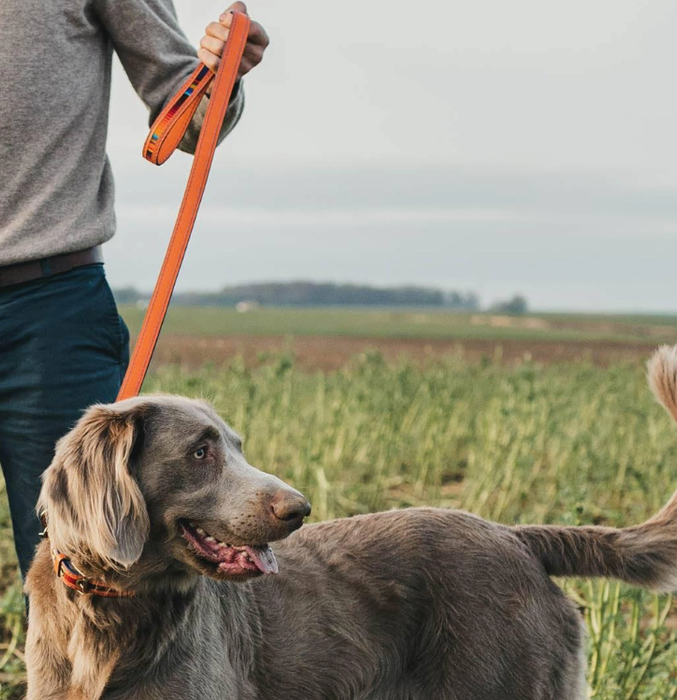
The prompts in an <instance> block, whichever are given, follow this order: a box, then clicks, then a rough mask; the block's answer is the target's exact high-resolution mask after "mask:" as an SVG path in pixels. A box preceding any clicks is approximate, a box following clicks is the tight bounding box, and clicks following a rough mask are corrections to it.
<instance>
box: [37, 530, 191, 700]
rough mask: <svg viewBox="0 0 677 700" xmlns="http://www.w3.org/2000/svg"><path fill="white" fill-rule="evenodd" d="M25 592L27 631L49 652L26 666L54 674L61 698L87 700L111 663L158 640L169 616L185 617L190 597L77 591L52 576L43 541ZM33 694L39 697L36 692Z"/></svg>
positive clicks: (107, 677) (95, 693) (100, 688)
mask: <svg viewBox="0 0 677 700" xmlns="http://www.w3.org/2000/svg"><path fill="white" fill-rule="evenodd" d="M87 573H88V575H89V574H92V575H95V574H96V572H92V571H88V572H87ZM26 590H27V591H28V594H29V597H30V624H29V633H34V634H36V635H38V636H40V637H41V642H42V645H43V646H44V647H45V649H46V650H48V653H46V654H45V657H44V658H43V659H31V660H30V661H31V665H32V666H33V668H39V669H40V673H41V674H45V675H46V676H49V675H51V676H53V677H52V679H51V681H49V682H50V683H54V682H58V686H59V687H63V688H64V691H66V690H67V691H68V692H67V694H66V697H69V698H70V697H74V698H75V697H78V698H79V697H83V698H87V700H96V699H97V698H99V697H100V696H101V694H102V693H103V690H104V688H105V687H106V684H107V683H108V682H109V680H110V678H111V675H112V674H113V672H114V670H115V669H116V666H118V665H119V664H120V663H125V664H127V663H128V659H129V658H132V659H133V658H136V657H138V658H141V657H142V656H143V649H141V648H137V647H139V645H140V644H142V643H143V642H142V640H144V639H145V640H146V642H145V645H147V643H148V642H147V640H148V636H149V635H150V634H152V635H157V636H158V638H159V639H162V637H163V634H164V626H163V620H166V619H168V617H169V616H171V619H172V620H173V621H174V622H176V620H177V619H178V620H180V619H181V618H182V617H185V616H186V615H187V614H188V613H189V611H190V607H191V605H192V603H193V600H194V598H195V591H194V590H190V589H189V590H185V591H184V592H182V593H177V592H171V593H170V592H168V591H166V590H165V591H156V592H154V594H153V595H143V596H140V597H139V596H134V597H117V598H104V597H97V596H91V595H83V594H80V593H79V592H77V591H76V590H73V589H72V588H69V587H67V586H64V584H63V582H62V580H60V578H58V577H57V576H56V575H55V572H54V567H53V564H52V554H51V551H50V548H49V543H48V542H47V541H43V542H42V544H41V545H40V546H39V548H38V551H37V554H36V557H35V561H34V563H33V566H32V567H31V570H30V572H29V575H28V578H27V581H26ZM54 662H56V663H54ZM54 676H56V677H54ZM33 696H34V697H36V698H37V697H40V695H39V693H38V694H34V695H32V696H31V697H33Z"/></svg>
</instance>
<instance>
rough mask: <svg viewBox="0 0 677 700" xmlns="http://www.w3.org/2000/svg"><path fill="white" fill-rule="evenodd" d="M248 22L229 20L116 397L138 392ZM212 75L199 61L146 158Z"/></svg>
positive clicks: (173, 136)
mask: <svg viewBox="0 0 677 700" xmlns="http://www.w3.org/2000/svg"><path fill="white" fill-rule="evenodd" d="M249 26H250V20H249V17H247V15H244V14H242V13H240V12H235V13H233V22H232V24H231V27H230V32H229V34H228V39H227V41H226V46H225V48H224V51H223V56H222V58H221V63H220V65H219V70H218V72H217V74H216V78H215V81H214V87H213V88H212V92H211V95H210V97H209V107H208V108H207V112H206V114H205V118H204V122H203V124H202V129H201V131H200V138H199V140H198V143H197V148H196V149H195V157H194V158H193V166H192V168H191V171H190V176H189V177H188V184H187V185H186V191H185V192H184V195H183V201H182V202H181V208H180V209H179V215H178V217H177V219H176V223H175V225H174V231H173V233H172V236H171V239H170V241H169V247H168V248H167V252H166V254H165V259H164V262H163V264H162V269H161V270H160V275H159V277H158V279H157V282H156V284H155V289H154V290H153V295H152V296H151V299H150V303H149V304H148V310H147V311H146V316H145V318H144V320H143V325H142V326H141V331H140V333H139V337H138V339H137V341H136V345H135V346H134V352H133V353H132V357H131V360H130V362H129V367H128V368H127V373H126V374H125V378H124V380H123V382H122V386H121V388H120V392H119V394H118V398H117V400H118V401H122V400H123V399H128V398H131V397H133V396H138V394H139V391H141V386H142V384H143V380H144V379H145V377H146V373H147V371H148V366H149V365H150V361H151V358H152V356H153V352H154V350H155V346H156V345H157V341H158V337H159V335H160V331H161V330H162V324H163V323H164V320H165V316H166V315H167V309H168V308H169V302H170V300H171V298H172V293H173V291H174V286H175V285H176V280H177V278H178V276H179V271H180V270H181V264H182V263H183V258H184V256H185V253H186V248H187V247H188V241H189V240H190V235H191V233H192V231H193V227H194V225H195V219H196V218H197V213H198V210H199V208H200V202H201V201H202V195H203V194H204V190H205V186H206V184H207V178H208V176H209V170H210V168H211V165H212V161H213V159H214V151H215V150H216V144H217V141H218V138H219V133H220V132H221V126H222V124H223V119H224V117H225V114H226V110H227V109H228V102H229V100H230V96H231V94H232V92H233V87H234V86H235V80H236V79H237V72H238V69H239V67H240V61H241V60H242V54H243V52H244V48H245V45H246V43H247V37H248V35H249ZM213 78H214V75H213V73H212V72H211V71H210V70H209V69H208V68H207V67H206V66H204V65H200V66H199V67H198V68H197V69H196V70H195V72H194V73H193V74H192V75H191V76H190V78H188V80H187V81H186V82H185V83H184V84H183V86H182V87H181V89H180V90H179V91H178V92H177V94H176V95H175V96H174V98H173V99H172V100H171V101H170V103H169V104H168V105H167V107H165V109H164V110H163V111H162V112H161V114H160V116H159V117H158V118H157V119H156V121H155V123H154V124H153V127H152V129H151V131H150V135H149V136H148V138H147V139H146V143H145V144H144V149H143V153H144V157H145V158H147V159H148V160H150V161H151V162H152V163H156V164H157V165H161V164H162V163H164V162H165V161H166V160H167V158H169V156H170V155H171V154H172V153H173V152H174V150H175V149H176V147H177V146H178V145H179V143H180V141H181V138H182V137H183V134H184V133H185V131H186V129H187V128H188V125H189V124H190V121H191V119H192V118H193V115H194V114H195V110H196V109H197V108H198V105H199V104H200V101H201V100H202V98H203V97H204V94H205V91H206V90H207V87H208V86H209V84H210V82H211V80H212V79H213Z"/></svg>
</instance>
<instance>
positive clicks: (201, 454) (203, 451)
mask: <svg viewBox="0 0 677 700" xmlns="http://www.w3.org/2000/svg"><path fill="white" fill-rule="evenodd" d="M206 456H207V448H206V447H200V448H199V449H198V450H195V452H193V458H194V459H204V458H205V457H206Z"/></svg>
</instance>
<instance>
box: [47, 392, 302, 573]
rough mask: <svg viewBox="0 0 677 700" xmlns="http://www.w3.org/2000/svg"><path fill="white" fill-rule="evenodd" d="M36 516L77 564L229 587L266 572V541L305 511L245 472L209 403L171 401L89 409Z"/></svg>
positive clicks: (55, 467) (64, 445)
mask: <svg viewBox="0 0 677 700" xmlns="http://www.w3.org/2000/svg"><path fill="white" fill-rule="evenodd" d="M39 508H41V509H43V510H44V511H45V512H46V513H47V517H48V524H49V525H48V526H49V537H50V542H51V544H52V546H53V547H54V548H56V549H58V550H59V551H61V552H63V553H65V554H66V555H67V556H70V557H72V558H73V559H74V560H75V561H76V562H77V563H78V564H81V563H90V564H92V565H93V566H94V567H95V568H97V569H102V570H110V571H115V570H117V571H120V570H128V571H129V570H130V569H131V567H133V566H134V565H136V564H141V563H142V562H144V563H145V566H144V567H143V568H144V570H146V571H148V572H149V573H150V572H153V573H154V574H155V575H159V576H163V575H166V572H167V570H168V569H169V570H175V571H176V572H177V574H178V573H185V572H186V571H197V572H199V573H202V574H206V575H208V576H211V577H213V578H219V579H229V580H246V579H249V578H252V577H254V576H260V575H262V574H268V573H276V572H277V563H276V561H275V557H274V555H273V553H272V551H271V549H270V547H269V546H268V543H269V542H272V541H274V540H279V539H282V538H284V537H286V536H287V535H289V534H290V533H291V532H293V531H294V530H296V529H297V528H299V527H300V526H301V525H302V523H303V519H304V517H305V516H306V515H308V514H309V512H310V505H309V504H308V502H307V501H306V499H305V498H304V497H303V495H302V494H300V493H299V492H298V491H295V490H294V489H292V488H290V487H289V486H287V485H286V484H285V483H284V482H282V481H280V480H279V479H277V478H276V477H274V476H271V475H270V474H265V473H263V472H261V471H259V470H258V469H255V468H254V467H252V466H251V465H250V464H248V463H247V460H246V459H245V457H244V455H243V453H242V442H241V440H240V438H239V436H238V435H237V434H236V433H235V432H234V431H233V430H232V429H231V428H229V427H228V426H227V425H226V424H225V423H224V422H223V421H222V420H221V419H220V418H219V416H218V415H217V414H216V412H215V411H214V409H213V408H212V407H211V406H210V405H209V404H207V403H205V402H203V401H197V400H191V399H186V398H181V397H171V396H151V397H143V398H137V399H129V400H126V401H121V402H120V403H116V404H110V405H99V406H94V407H92V408H90V409H89V410H88V411H87V412H86V413H85V415H84V416H83V417H82V418H81V420H80V421H79V422H78V423H77V425H76V426H75V428H73V430H72V431H71V432H70V433H68V434H67V435H66V436H65V437H64V438H62V439H61V440H60V441H59V443H58V445H57V448H56V454H55V457H54V460H53V462H52V464H51V466H50V467H49V469H47V471H46V472H45V475H44V477H43V487H42V492H41V495H40V502H39ZM137 568H138V567H137Z"/></svg>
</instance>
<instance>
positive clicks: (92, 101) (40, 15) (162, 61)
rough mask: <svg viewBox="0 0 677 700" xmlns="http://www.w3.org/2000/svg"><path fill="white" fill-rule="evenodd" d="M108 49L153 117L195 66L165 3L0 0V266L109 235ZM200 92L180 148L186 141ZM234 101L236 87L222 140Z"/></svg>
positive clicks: (234, 112) (193, 136)
mask: <svg viewBox="0 0 677 700" xmlns="http://www.w3.org/2000/svg"><path fill="white" fill-rule="evenodd" d="M113 51H115V52H116V53H117V55H118V56H119V57H120V60H121V61H122V65H123V66H124V69H125V71H126V72H127V75H128V76H129V79H130V80H131V82H132V85H133V86H134V88H135V90H136V91H137V93H138V94H139V96H140V97H141V99H142V100H143V101H144V102H145V104H146V105H147V106H148V108H149V109H150V122H152V121H153V120H154V119H155V117H156V116H157V114H158V113H159V112H160V111H161V109H162V107H163V106H164V104H165V103H166V102H167V101H168V100H169V98H170V97H171V96H172V95H173V94H174V92H175V91H176V90H177V89H178V87H179V86H180V84H181V83H182V82H183V81H184V80H185V79H186V78H187V77H188V75H189V74H190V73H191V71H192V70H193V69H194V68H195V66H196V65H197V62H198V60H197V57H196V52H195V49H194V48H193V47H192V46H191V44H190V43H189V42H188V40H187V39H186V37H185V35H184V34H183V32H182V31H181V29H180V28H179V26H178V23H177V19H176V13H175V11H174V7H173V5H172V0H49V2H45V0H0V86H2V95H1V96H0V265H9V264H11V263H15V262H23V261H27V260H34V259H36V258H43V257H46V256H50V255H57V254H59V253H66V252H72V251H76V250H82V249H84V248H88V247H90V246H93V245H97V244H99V243H103V242H104V241H107V240H108V239H109V238H111V236H112V235H113V233H114V231H115V215H114V211H113V178H112V174H111V168H110V164H109V162H108V158H107V156H106V133H107V121H108V104H109V99H110V84H111V61H112V56H113ZM207 99H208V98H205V99H204V100H203V103H202V104H201V105H200V107H199V109H198V112H197V114H196V117H195V118H194V120H193V123H192V125H191V128H190V129H189V132H188V133H187V135H186V137H184V140H183V142H182V144H181V148H182V149H183V150H186V151H189V152H192V151H193V150H194V148H195V145H196V142H197V135H198V133H199V126H200V124H201V123H202V119H203V117H204V111H205V109H206V103H207ZM242 106H243V94H242V90H241V89H239V88H238V89H237V91H236V93H235V95H234V97H233V98H232V100H231V104H230V106H229V109H228V113H227V115H226V120H225V122H224V127H223V131H222V136H225V134H226V133H227V132H228V131H230V129H232V127H233V126H234V125H235V123H236V122H237V120H238V118H239V116H240V113H241V111H242ZM141 142H142V139H140V143H141ZM139 150H140V149H139ZM140 167H141V166H140Z"/></svg>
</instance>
